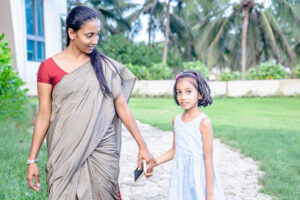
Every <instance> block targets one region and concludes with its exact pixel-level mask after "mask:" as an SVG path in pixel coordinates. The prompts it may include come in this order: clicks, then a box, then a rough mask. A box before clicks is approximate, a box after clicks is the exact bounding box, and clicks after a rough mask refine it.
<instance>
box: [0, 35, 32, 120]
mask: <svg viewBox="0 0 300 200" xmlns="http://www.w3.org/2000/svg"><path fill="white" fill-rule="evenodd" d="M3 38H4V34H2V35H1V36H0V119H1V120H2V119H8V118H15V119H19V120H22V119H24V117H26V116H27V113H28V110H27V108H28V97H27V96H26V92H27V91H28V89H21V88H20V87H21V86H22V85H24V84H25V83H24V82H23V81H22V80H21V78H20V77H19V76H18V73H17V72H16V71H15V70H14V69H13V67H12V63H13V59H12V56H11V54H10V49H9V48H8V42H7V41H5V40H3Z"/></svg>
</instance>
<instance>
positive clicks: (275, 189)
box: [0, 97, 300, 200]
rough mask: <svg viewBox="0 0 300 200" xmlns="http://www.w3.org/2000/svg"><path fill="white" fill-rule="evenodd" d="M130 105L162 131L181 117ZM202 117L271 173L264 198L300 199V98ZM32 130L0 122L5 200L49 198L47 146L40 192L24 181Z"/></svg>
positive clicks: (166, 105)
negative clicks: (176, 117) (207, 118)
mask: <svg viewBox="0 0 300 200" xmlns="http://www.w3.org/2000/svg"><path fill="white" fill-rule="evenodd" d="M32 102H33V103H36V99H32ZM129 104H130V107H131V109H132V110H133V113H134V115H135V117H136V119H138V120H140V121H141V122H143V123H148V124H152V125H154V126H157V127H159V128H161V129H163V130H171V129H172V117H173V116H175V115H176V114H178V113H180V112H182V109H181V108H180V107H179V106H177V105H176V104H175V103H174V101H173V100H172V99H158V98H154V99H153V98H152V99H151V98H149V99H140V98H132V99H131V100H130V103H129ZM203 111H204V112H205V113H206V114H207V115H208V116H209V117H210V119H211V121H212V124H213V128H214V134H215V137H218V138H220V139H221V140H222V141H224V142H225V143H227V144H229V145H231V146H233V147H236V148H239V149H240V150H241V152H243V153H244V154H246V155H248V156H251V157H252V158H254V159H255V160H258V161H260V168H261V169H262V170H263V171H264V172H265V173H266V175H265V177H264V178H263V179H262V180H261V183H262V184H264V188H263V189H262V192H264V193H267V194H270V195H272V196H275V197H278V199H283V200H296V199H300V126H299V125H300V98H299V97H296V98H220V99H214V103H213V105H212V106H210V107H207V108H204V109H203ZM26 123H27V122H26ZM31 129H32V128H28V125H26V124H23V125H22V126H19V125H18V124H16V123H15V122H14V121H12V120H11V121H0V175H1V179H0V199H8V200H11V199H16V200H23V199H47V197H48V196H47V191H46V189H47V186H46V181H45V178H46V173H45V162H46V157H47V155H46V146H45V145H43V146H42V149H41V151H40V154H39V160H40V163H39V167H40V178H41V191H40V192H39V193H36V192H34V191H33V190H31V189H29V188H28V186H27V182H26V179H25V178H26V172H27V165H26V164H25V161H26V159H27V157H28V155H29V151H30V144H31V137H32V130H31ZM233 164H234V163H233Z"/></svg>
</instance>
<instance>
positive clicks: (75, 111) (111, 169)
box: [27, 6, 154, 200]
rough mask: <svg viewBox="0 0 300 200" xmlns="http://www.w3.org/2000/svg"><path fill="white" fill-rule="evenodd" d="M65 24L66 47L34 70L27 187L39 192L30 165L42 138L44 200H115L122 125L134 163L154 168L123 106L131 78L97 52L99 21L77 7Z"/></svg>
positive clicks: (34, 167) (35, 170)
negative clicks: (35, 106)
mask: <svg viewBox="0 0 300 200" xmlns="http://www.w3.org/2000/svg"><path fill="white" fill-rule="evenodd" d="M66 24H67V27H66V31H67V48H66V49H65V50H64V51H62V52H60V53H58V54H57V55H55V56H53V57H51V58H48V59H46V60H45V61H43V62H42V63H41V65H40V68H39V72H38V78H37V81H38V97H39V112H38V116H37V120H36V124H35V128H34V133H33V139H32V145H31V151H30V155H29V158H28V160H27V164H28V170H27V181H28V185H29V187H30V188H32V189H34V190H35V191H39V190H40V181H39V169H38V166H37V164H36V163H37V156H38V152H39V149H40V147H41V144H42V142H43V140H44V138H45V137H46V136H47V148H48V160H47V164H46V171H47V185H48V193H49V199H55V200H56V199H104V200H108V199H118V191H119V186H118V175H119V157H120V137H121V135H120V130H121V129H120V128H121V127H120V126H121V123H120V120H121V121H122V122H123V123H124V125H125V126H126V127H127V129H128V130H129V132H130V133H131V134H132V136H133V137H134V139H135V140H136V142H137V144H138V146H139V154H138V165H139V166H141V161H142V160H146V162H147V164H148V165H149V168H148V172H149V173H151V172H152V169H153V166H154V161H153V157H152V155H151V154H150V153H149V151H148V149H147V146H146V144H145V142H144V140H143V138H142V136H141V134H140V132H139V130H138V127H137V124H136V122H135V120H134V118H133V116H132V114H131V111H130V109H129V107H128V105H127V101H128V99H129V96H130V94H131V91H132V88H133V85H134V82H135V77H134V76H133V75H132V73H131V72H130V71H129V70H128V69H127V68H126V67H124V66H123V65H122V64H120V63H118V62H116V61H115V60H113V59H111V58H109V57H107V56H105V55H102V54H100V53H99V52H98V51H97V50H96V48H95V47H96V45H97V43H98V39H99V36H98V35H99V32H100V22H99V18H98V16H97V14H96V13H95V12H94V11H93V10H92V9H90V8H87V7H83V6H78V7H75V8H74V9H72V10H71V12H70V13H69V15H68V17H67V20H66ZM34 178H35V179H36V185H35V184H34V182H33V179H34Z"/></svg>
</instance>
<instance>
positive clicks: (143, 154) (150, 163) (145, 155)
mask: <svg viewBox="0 0 300 200" xmlns="http://www.w3.org/2000/svg"><path fill="white" fill-rule="evenodd" d="M142 160H145V161H146V163H147V174H151V173H152V172H153V167H154V165H155V164H154V159H153V157H152V155H151V153H150V152H149V151H148V149H147V148H140V149H139V154H138V166H139V169H141V168H142ZM149 177H150V176H149Z"/></svg>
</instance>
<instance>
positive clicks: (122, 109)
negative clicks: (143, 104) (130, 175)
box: [114, 94, 154, 173]
mask: <svg viewBox="0 0 300 200" xmlns="http://www.w3.org/2000/svg"><path fill="white" fill-rule="evenodd" d="M114 104H115V108H116V112H117V114H118V116H119V117H120V119H121V121H122V122H123V124H124V125H125V126H126V128H127V129H128V131H129V132H130V133H131V135H132V136H133V138H134V139H135V141H136V143H137V144H138V146H139V149H140V152H139V156H138V165H139V168H141V163H142V160H143V159H144V160H146V162H147V164H148V166H149V168H148V171H147V172H148V173H151V172H152V170H153V167H154V160H153V157H152V155H151V154H150V153H149V151H148V148H147V145H146V143H145V141H144V139H143V137H142V135H141V133H140V131H139V129H138V126H137V124H136V121H135V119H134V117H133V115H132V113H131V110H130V108H129V106H128V104H127V102H126V100H125V98H124V97H123V95H122V94H121V95H119V96H118V97H116V98H115V100H114Z"/></svg>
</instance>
